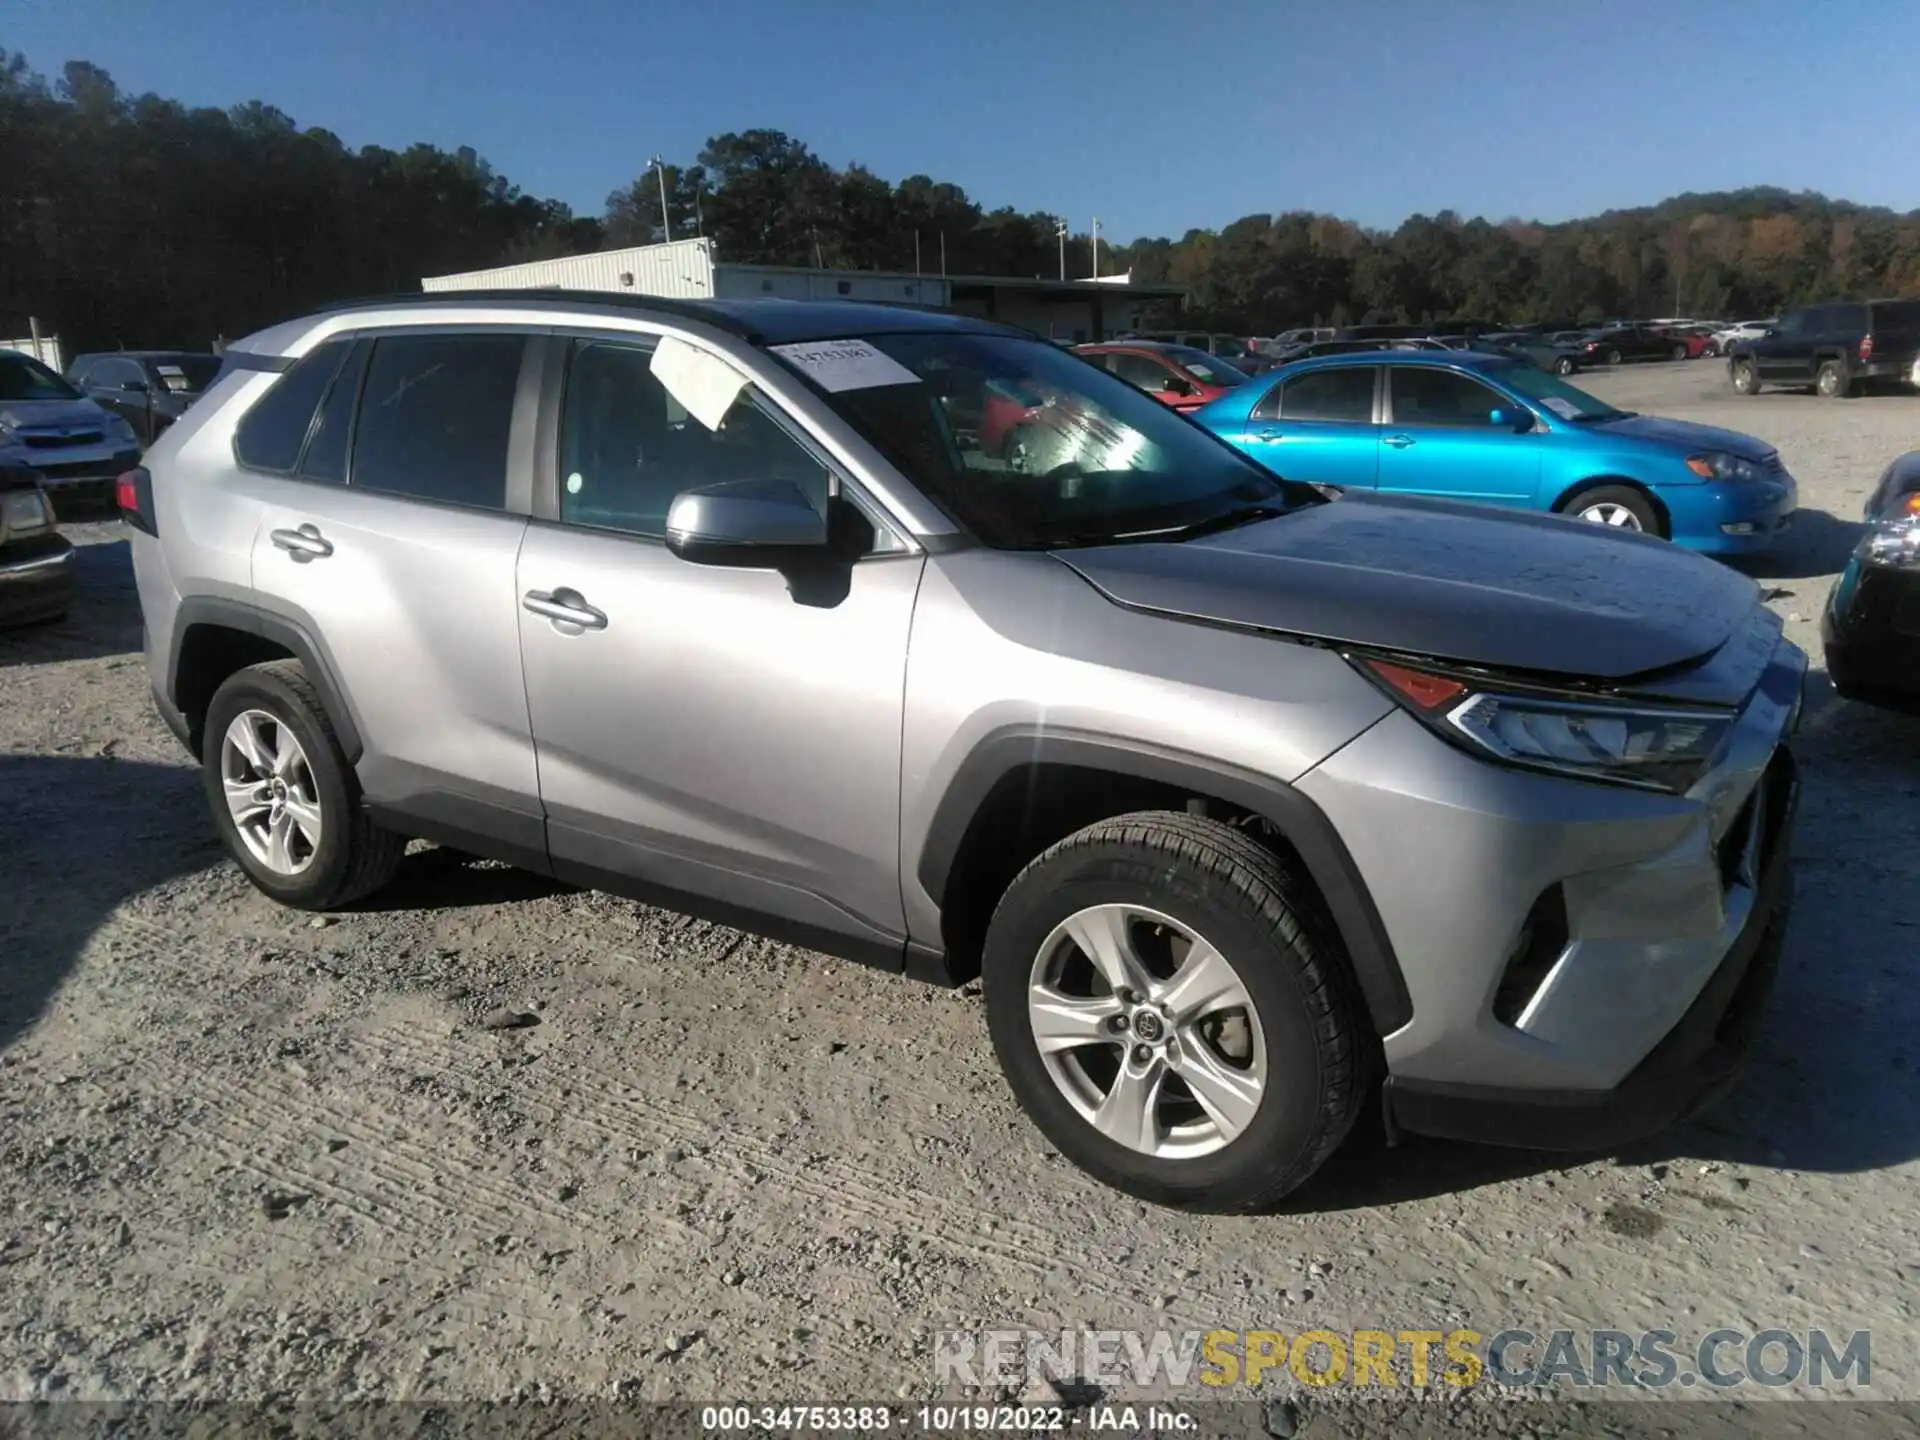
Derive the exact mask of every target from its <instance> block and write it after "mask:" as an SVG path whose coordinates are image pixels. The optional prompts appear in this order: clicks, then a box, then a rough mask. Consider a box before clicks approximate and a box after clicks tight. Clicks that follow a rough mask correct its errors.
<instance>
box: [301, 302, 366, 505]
mask: <svg viewBox="0 0 1920 1440" xmlns="http://www.w3.org/2000/svg"><path fill="white" fill-rule="evenodd" d="M355 355H360V356H362V359H361V361H360V370H359V373H358V374H357V375H356V376H355V377H354V381H353V408H352V409H351V410H349V411H348V412H347V450H346V461H345V464H344V465H343V466H342V469H341V475H340V478H339V479H338V480H329V479H327V478H326V477H325V476H324V475H314V474H310V473H309V472H308V470H307V455H308V452H310V451H311V450H312V449H313V442H314V438H315V437H316V436H318V435H319V433H320V417H321V416H323V415H325V414H326V413H327V402H328V401H330V400H332V399H333V388H334V386H336V385H338V384H339V383H340V377H341V376H343V375H345V374H346V373H347V367H348V366H349V365H351V364H352V363H353V359H354V356H355ZM372 360H373V342H372V341H371V340H367V339H360V338H354V339H351V340H349V342H348V344H347V348H346V351H345V352H344V353H343V354H342V355H341V357H340V363H339V364H338V365H336V366H334V367H333V374H331V375H329V376H328V377H327V388H326V389H324V390H322V391H321V392H320V402H319V403H318V404H317V405H315V406H314V407H313V414H312V415H310V416H308V417H307V433H306V434H305V435H302V436H301V437H300V453H299V454H298V455H296V456H295V457H294V461H293V469H292V470H291V471H289V472H288V474H287V477H286V478H287V479H289V480H301V481H304V482H305V483H307V484H309V485H327V486H332V487H335V488H343V487H345V486H346V485H347V484H348V483H349V482H350V481H351V479H352V478H353V437H354V434H355V432H356V431H358V430H359V428H360V398H361V397H362V396H363V395H365V394H366V392H367V368H368V366H369V365H370V364H371V363H372Z"/></svg>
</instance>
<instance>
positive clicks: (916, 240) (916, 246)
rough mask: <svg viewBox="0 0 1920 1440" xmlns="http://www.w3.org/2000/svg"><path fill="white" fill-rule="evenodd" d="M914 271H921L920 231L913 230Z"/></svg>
mask: <svg viewBox="0 0 1920 1440" xmlns="http://www.w3.org/2000/svg"><path fill="white" fill-rule="evenodd" d="M913 273H914V274H916V275H918V274H919V273H920V232H919V231H918V230H916V231H914V232H913Z"/></svg>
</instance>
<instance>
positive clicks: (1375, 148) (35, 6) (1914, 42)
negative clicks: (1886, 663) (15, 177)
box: [0, 0, 1920, 240]
mask: <svg viewBox="0 0 1920 1440" xmlns="http://www.w3.org/2000/svg"><path fill="white" fill-rule="evenodd" d="M0 47H4V48H6V49H10V50H20V51H24V52H25V53H26V55H27V57H28V59H29V60H30V61H31V62H32V64H33V65H34V67H35V68H36V69H38V70H40V71H42V72H44V73H47V74H49V75H53V74H56V73H57V72H58V70H59V67H60V65H61V64H62V63H63V62H64V61H66V60H68V59H87V60H92V61H93V62H94V63H96V64H99V65H102V66H104V67H105V68H106V69H107V70H108V71H109V72H111V73H112V75H113V77H114V78H115V80H117V81H118V82H119V83H120V85H121V87H122V88H123V89H125V90H129V91H134V92H139V91H146V90H153V91H157V92H159V93H161V94H164V95H169V96H174V97H177V98H179V99H182V100H185V101H187V102H189V103H192V104H211V105H228V104H232V103H235V102H238V101H242V100H250V99H261V100H265V101H267V102H269V103H271V104H274V105H277V106H279V107H280V108H281V109H282V110H285V111H287V112H288V113H289V114H290V115H292V116H293V118H294V119H295V121H297V122H298V123H300V124H302V125H322V126H325V127H326V128H328V129H330V130H332V131H334V132H335V133H337V134H338V135H340V136H341V138H342V139H344V140H345V141H346V142H347V143H348V144H349V145H354V146H358V145H362V144H367V143H379V144H384V145H389V146H394V147H396V148H398V147H404V146H405V145H407V144H409V143H411V142H413V141H416V140H424V141H428V142H431V143H434V144H438V145H441V146H445V147H448V148H451V147H454V146H457V145H461V144H470V145H472V146H473V147H474V148H475V149H477V150H478V151H479V152H480V153H481V154H482V155H484V156H486V157H487V159H489V160H490V161H492V162H493V164H494V166H495V167H496V168H497V169H498V170H500V171H502V172H503V173H504V174H506V175H507V176H508V177H509V178H511V179H512V180H513V181H514V182H515V183H516V184H518V185H520V186H521V187H522V188H523V189H525V190H527V191H529V192H531V193H533V194H536V195H543V196H553V197H555V198H558V199H562V200H565V201H567V202H569V203H570V204H572V205H573V206H574V207H575V209H576V210H579V211H583V212H586V213H593V214H597V213H599V211H600V209H601V206H602V202H603V201H604V199H605V196H606V194H607V192H608V191H609V190H611V189H613V188H614V187H615V186H616V185H618V184H620V183H622V182H623V181H625V180H626V179H628V178H630V177H632V176H633V175H634V174H635V173H636V172H638V171H639V170H640V169H641V168H642V167H643V166H644V165H645V163H646V159H647V157H648V156H649V155H651V154H652V153H654V152H655V151H656V150H657V151H660V152H661V153H663V154H665V155H666V156H667V157H668V159H669V160H684V161H690V160H691V159H692V158H693V156H694V155H695V153H696V152H697V151H698V150H699V148H700V145H701V143H702V141H703V140H704V139H705V138H706V137H707V136H708V135H711V134H715V133H718V132H720V131H725V130H741V129H747V128H750V127H754V126H766V127H771V128H775V129H781V130H785V131H787V132H789V133H790V134H793V135H795V136H797V137H799V138H800V139H802V140H805V141H806V142H807V143H808V144H810V145H811V146H812V147H813V148H814V149H815V150H816V151H817V152H819V154H820V155H822V156H823V157H824V158H825V159H826V160H828V161H829V162H830V163H833V164H836V165H838V164H844V163H847V162H849V161H856V160H857V161H860V162H862V163H864V164H866V165H868V166H870V167H871V168H872V169H874V170H875V171H877V172H879V173H880V174H881V175H884V176H886V177H887V178H888V179H890V180H898V179H899V178H901V177H902V176H904V175H908V174H912V173H914V172H916V171H918V172H924V173H927V174H931V175H933V176H934V177H935V178H937V179H943V180H953V181H956V182H958V183H959V184H961V185H963V186H965V187H966V189H967V191H968V193H969V194H970V195H971V196H972V197H973V198H974V199H976V200H978V201H981V202H983V203H985V204H986V205H988V206H990V207H991V206H995V205H1001V204H1010V205H1013V206H1016V207H1017V208H1019V209H1022V210H1036V209H1045V210H1052V211H1056V212H1062V213H1065V214H1066V215H1068V216H1069V217H1071V218H1072V220H1073V221H1074V224H1075V227H1076V229H1085V228H1086V226H1087V224H1088V222H1089V221H1090V220H1091V218H1092V217H1094V216H1096V215H1097V216H1099V217H1100V220H1101V230H1102V233H1103V234H1105V235H1107V236H1109V237H1110V238H1112V239H1114V240H1129V239H1132V238H1134V237H1135V236H1138V235H1143V234H1147V235H1153V234H1166V235H1171V236H1176V237H1177V236H1178V235H1180V234H1181V233H1182V232H1184V231H1185V230H1186V229H1188V228H1189V227H1192V226H1207V227H1218V226H1221V225H1224V224H1226V223H1227V222H1229V221H1231V220H1233V219H1235V218H1237V217H1238V216H1241V215H1244V214H1249V213H1254V212H1264V211H1272V210H1282V209H1313V210H1325V211H1331V212H1334V213H1336V214H1340V215H1344V216H1347V217H1350V218H1353V219H1357V220H1360V221H1362V222H1364V223H1366V224H1370V225H1381V226H1391V225H1393V224H1396V223H1398V222H1399V221H1400V220H1401V219H1402V218H1403V217H1405V216H1406V215H1408V214H1410V213H1414V212H1426V213H1432V212H1433V211H1436V210H1440V209H1444V208H1452V209H1455V210H1458V211H1460V212H1462V213H1463V214H1469V215H1472V214H1484V215H1487V216H1489V217H1492V218H1499V217H1502V216H1506V215H1516V214H1517V215H1522V216H1526V217H1531V218H1540V219H1546V220H1555V219H1565V218H1568V217H1570V216H1575V215H1585V214H1591V213H1593V212H1596V211H1599V210H1602V209H1606V208H1609V207H1613V206H1627V205H1635V204H1642V203H1651V202H1653V201H1656V200H1659V199H1662V198H1664V197H1666V196H1668V195H1670V194H1674V193H1677V192H1679V191H1682V190H1717V189H1726V188H1732V187H1736V186H1741V185H1751V184H1776V185H1783V186H1786V187H1788V188H1790V189H1817V190H1822V191H1825V192H1826V193H1827V194H1829V195H1833V196H1836V197H1845V198H1848V199H1852V200H1857V201H1861V202H1865V203H1873V204H1886V205H1892V206H1894V207H1895V208H1897V209H1901V210H1906V209H1911V208H1914V207H1915V206H1917V205H1920V150H1917V149H1916V148H1915V147H1914V146H1913V145H1911V144H1910V143H1908V140H1909V137H1910V136H1911V135H1912V133H1913V126H1914V119H1913V105H1912V103H1911V99H1910V98H1908V97H1911V95H1912V94H1913V92H1914V87H1915V84H1916V74H1917V73H1920V72H1916V69H1915V57H1916V55H1920V5H1916V4H1914V3H1910V0H1866V3H1859V4H1842V3H1838V0H1737V3H1720V0H1577V3H1576V0H1545V3H1534V4H1516V3H1510V4H1495V3H1490V0H1336V3H1330V4H1328V3H1319V0H1197V3H1187V4H1181V3H1178V0H1157V3H1139V0H1079V3H1065V0H1057V3H1056V0H1012V3H1002V0H961V3H949V4H943V5H933V4H923V3H919V0H880V3H870V0H837V3H833V4H821V3H812V0H787V3H780V0H697V3H696V0H644V3H635V0H625V3H622V0H458V3H455V0H173V3H161V0H86V3H79V0H5V3H4V4H0Z"/></svg>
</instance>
